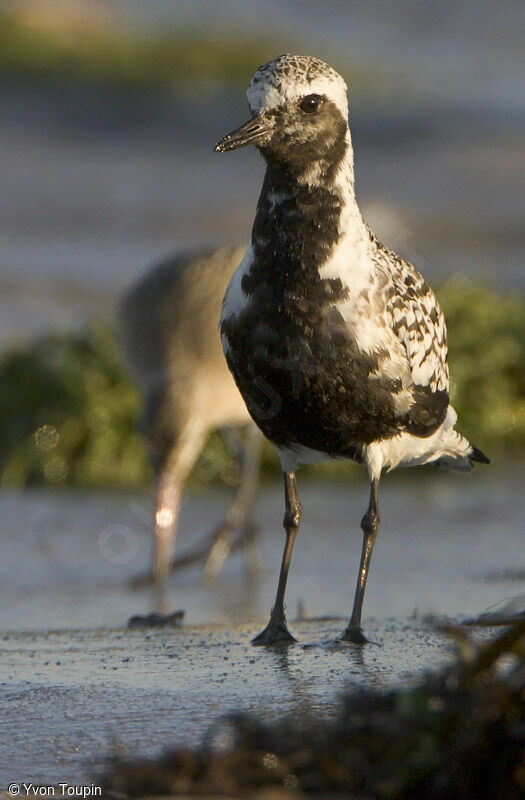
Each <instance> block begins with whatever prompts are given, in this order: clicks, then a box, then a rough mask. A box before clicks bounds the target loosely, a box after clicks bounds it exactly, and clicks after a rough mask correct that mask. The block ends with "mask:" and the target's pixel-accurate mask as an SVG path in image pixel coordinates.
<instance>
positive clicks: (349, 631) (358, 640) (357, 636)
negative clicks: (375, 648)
mask: <svg viewBox="0 0 525 800" xmlns="http://www.w3.org/2000/svg"><path fill="white" fill-rule="evenodd" d="M340 639H341V641H342V642H351V643H352V644H369V639H367V638H366V636H365V635H364V633H363V629H362V628H361V626H360V625H348V627H347V628H345V629H344V631H343V632H342V634H341V636H340Z"/></svg>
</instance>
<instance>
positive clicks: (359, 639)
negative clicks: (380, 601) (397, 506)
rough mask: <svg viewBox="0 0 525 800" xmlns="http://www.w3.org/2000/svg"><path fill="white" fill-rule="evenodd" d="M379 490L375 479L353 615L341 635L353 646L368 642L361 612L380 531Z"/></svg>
mask: <svg viewBox="0 0 525 800" xmlns="http://www.w3.org/2000/svg"><path fill="white" fill-rule="evenodd" d="M378 488H379V478H373V479H372V483H371V486H370V502H369V504H368V510H367V512H366V514H365V515H364V517H363V519H362V520H361V528H362V529H363V550H362V552H361V562H360V564H359V575H358V578H357V586H356V590H355V597H354V605H353V608H352V615H351V617H350V622H349V623H348V625H347V627H346V629H345V630H344V631H343V633H342V634H341V639H342V640H343V641H345V642H353V644H366V643H367V642H368V639H367V638H366V636H365V635H364V633H363V630H362V628H361V611H362V608H363V599H364V596H365V588H366V581H367V578H368V570H369V567H370V560H371V558H372V551H373V549H374V544H375V541H376V537H377V531H378V529H379V508H378Z"/></svg>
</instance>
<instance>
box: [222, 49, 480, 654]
mask: <svg viewBox="0 0 525 800" xmlns="http://www.w3.org/2000/svg"><path fill="white" fill-rule="evenodd" d="M247 98H248V104H249V107H250V112H251V117H250V119H249V120H248V122H246V123H245V124H244V125H241V127H240V128H238V129H237V130H235V131H233V132H232V133H229V134H228V135H227V136H225V137H224V138H223V139H221V140H220V142H219V143H218V144H217V145H216V148H215V149H216V150H217V151H219V152H224V151H227V150H235V149H236V148H238V147H243V146H245V145H248V144H254V145H255V146H256V147H257V148H258V149H259V150H260V152H261V154H262V155H263V157H264V159H265V161H266V173H265V176H264V183H263V188H262V191H261V195H260V198H259V202H258V205H257V211H256V215H255V221H254V224H253V230H252V237H251V244H250V246H249V247H248V250H247V252H246V254H245V256H244V259H243V261H242V263H241V265H240V266H239V268H238V269H237V271H236V272H235V275H234V276H233V278H232V280H231V283H230V285H229V287H228V290H227V292H226V296H225V298H224V302H223V312H222V317H221V335H222V342H223V348H224V352H225V355H226V359H227V361H228V365H229V367H230V369H231V371H232V373H233V376H234V378H235V381H236V382H237V385H238V387H239V389H240V391H241V394H242V395H243V397H244V399H245V401H246V405H247V406H248V410H249V411H250V414H251V415H252V417H253V419H254V420H255V422H256V423H257V425H258V426H259V428H260V429H261V430H262V431H263V433H264V434H265V436H266V437H267V438H268V439H269V440H270V441H271V442H272V444H273V445H274V447H275V449H276V450H277V453H278V455H279V457H280V460H281V464H282V468H283V472H284V485H285V502H286V512H285V517H284V527H285V530H286V544H285V549H284V554H283V559H282V564H281V572H280V578H279V584H278V589H277V596H276V600H275V605H274V606H273V609H272V612H271V616H270V621H269V623H268V625H267V627H266V628H265V629H264V631H262V633H261V634H259V636H257V637H256V638H255V639H254V640H253V643H254V644H272V643H276V642H286V641H294V638H293V636H292V635H291V634H290V632H289V631H288V628H287V626H286V618H285V612H284V594H285V588H286V581H287V575H288V568H289V564H290V559H291V555H292V548H293V544H294V540H295V537H296V534H297V531H298V528H299V522H300V518H301V507H300V504H299V499H298V496H297V488H296V481H295V469H296V467H297V465H298V464H300V463H310V462H314V461H317V460H319V459H323V458H326V457H332V458H341V457H342V458H350V459H353V460H354V461H357V462H362V463H364V464H365V465H366V467H367V469H368V473H369V476H370V481H371V491H370V502H369V505H368V510H367V511H366V513H365V515H364V517H363V519H362V522H361V527H362V529H363V535H364V538H363V549H362V555H361V562H360V566H359V575H358V580H357V588H356V593H355V599H354V604H353V609H352V615H351V618H350V621H349V623H348V626H347V628H346V629H345V631H344V632H343V634H342V639H344V640H346V641H350V642H355V643H363V642H366V638H365V636H364V634H363V632H362V629H361V609H362V604H363V597H364V592H365V585H366V580H367V575H368V569H369V565H370V558H371V555H372V549H373V547H374V542H375V539H376V534H377V529H378V524H379V511H378V484H379V478H380V475H381V471H382V469H383V468H387V469H393V468H394V467H397V466H414V465H418V464H428V463H431V462H434V463H438V464H439V465H441V466H443V467H446V468H448V469H452V470H456V471H460V472H462V471H467V470H470V469H471V467H472V462H473V461H483V462H487V461H488V459H487V458H486V456H484V455H483V453H481V452H480V451H479V450H477V449H476V448H475V447H473V446H472V445H471V444H469V442H468V441H467V440H466V439H465V438H464V437H463V436H462V435H461V434H460V433H458V432H457V431H455V430H454V425H455V423H456V413H455V411H454V409H453V408H452V406H451V405H450V404H449V393H448V389H449V374H448V366H447V344H446V328H445V321H444V318H443V314H442V312H441V309H440V307H439V305H438V302H437V300H436V298H435V297H434V294H433V292H432V290H431V289H430V287H429V286H428V284H427V283H426V282H425V281H424V280H423V278H422V277H421V275H420V274H419V272H417V270H416V269H414V267H413V266H412V265H411V264H409V263H408V262H407V261H405V260H404V259H402V258H400V257H399V256H397V255H396V254H395V253H393V252H392V251H391V250H389V249H388V248H387V247H385V246H384V245H383V244H381V242H379V241H378V240H377V238H376V237H375V236H374V234H373V233H372V231H371V230H370V229H369V228H368V226H367V225H366V224H365V222H364V221H363V219H362V216H361V213H360V211H359V207H358V205H357V202H356V198H355V192H354V170H353V153H352V145H351V139H350V130H349V127H348V104H347V89H346V84H345V82H344V80H343V79H342V77H341V76H340V75H339V74H338V73H337V72H335V70H333V69H332V68H331V67H329V66H328V65H327V64H325V63H324V62H323V61H319V60H318V59H317V58H312V57H309V56H294V55H289V54H285V55H282V56H279V57H278V58H276V59H274V60H273V61H270V62H268V63H267V64H265V65H264V66H262V67H260V68H259V69H258V70H257V72H256V73H255V75H254V77H253V79H252V81H251V83H250V86H249V89H248V92H247Z"/></svg>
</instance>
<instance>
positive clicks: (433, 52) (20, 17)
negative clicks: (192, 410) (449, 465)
mask: <svg viewBox="0 0 525 800" xmlns="http://www.w3.org/2000/svg"><path fill="white" fill-rule="evenodd" d="M524 35H525V5H524V4H523V2H522V0H502V2H500V3H494V2H492V0H478V2H477V3H476V4H474V5H473V4H470V3H457V2H456V1H455V0H439V2H436V0H399V1H398V2H396V3H391V2H388V0H366V2H365V1H364V0H363V2H361V1H360V0H355V2H344V1H343V0H325V1H324V2H323V3H318V2H313V1H312V2H310V0H278V1H276V2H273V0H257V2H255V0H222V2H214V0H45V2H42V0H2V1H1V2H0V102H1V108H2V113H1V115H0V141H1V142H2V156H3V157H2V164H1V167H0V185H1V191H0V231H1V235H0V381H1V384H0V385H1V389H0V393H1V398H0V482H1V485H2V486H3V487H4V494H3V495H2V498H3V502H4V509H5V514H4V525H5V526H6V529H7V533H8V536H12V535H15V534H14V533H13V532H14V531H19V533H17V534H16V535H17V536H19V537H20V536H23V535H24V533H23V532H24V531H27V529H28V526H29V527H31V526H33V528H35V527H36V528H40V530H46V531H48V533H46V534H45V536H44V535H43V534H42V536H44V539H43V540H42V541H43V544H42V541H41V540H40V539H38V536H37V535H36V534H34V535H33V534H32V536H33V539H34V538H35V536H36V538H37V539H38V541H39V542H40V545H41V546H42V548H43V549H44V551H45V548H46V546H47V544H46V542H47V541H48V539H47V538H46V537H48V538H49V536H48V534H49V531H51V530H53V531H54V530H55V529H56V528H57V526H58V527H60V524H61V523H60V521H58V522H57V519H58V520H60V514H61V513H62V511H63V509H64V508H65V506H64V503H66V502H69V503H73V506H75V502H74V501H72V500H67V501H66V498H65V495H64V496H63V497H62V499H61V500H57V499H56V495H53V497H54V499H53V503H54V504H55V505H53V511H52V513H51V512H50V511H49V509H50V506H49V502H50V501H48V500H47V499H44V496H43V495H42V494H37V495H35V494H33V495H31V497H32V498H33V499H32V500H28V499H27V497H28V496H27V495H23V498H24V499H23V500H22V501H20V500H19V499H18V497H19V496H18V495H13V494H12V493H11V492H10V491H8V490H13V489H17V490H19V489H22V488H24V487H28V486H33V487H34V486H37V487H54V488H59V487H63V486H77V487H91V488H102V487H108V486H111V487H119V488H120V489H125V490H130V489H132V490H134V491H135V490H136V489H138V488H140V489H147V487H148V486H149V483H150V480H151V472H150V468H149V466H148V463H147V459H146V457H145V455H144V450H143V446H142V443H141V440H140V438H139V436H138V434H137V433H136V432H135V429H134V418H135V416H136V413H137V409H138V406H139V401H138V399H137V396H136V394H135V391H134V389H133V388H132V387H131V385H130V383H129V380H128V378H127V376H126V372H125V370H124V369H123V367H122V361H121V356H120V351H119V349H118V346H117V344H116V341H115V336H114V331H113V318H114V308H115V303H116V302H117V300H118V298H119V297H120V296H121V294H122V292H123V291H124V290H125V289H126V288H127V287H128V285H129V284H130V282H132V281H133V280H134V279H136V278H137V277H138V276H139V275H140V274H141V273H142V272H143V271H144V269H145V268H146V267H147V266H148V265H150V264H151V263H153V262H155V261H158V260H159V259H160V258H162V257H164V256H165V255H167V254H169V253H173V252H176V251H181V250H185V249H188V248H190V249H193V248H197V247H199V246H202V245H205V246H211V247H215V246H218V245H219V244H225V243H242V242H246V241H247V240H248V237H249V234H250V229H251V223H252V220H253V215H254V210H255V204H256V201H257V197H258V193H259V190H260V186H261V179H262V175H263V161H262V159H261V158H260V157H259V156H258V154H257V153H256V152H254V151H253V150H249V149H246V150H242V151H240V152H239V153H236V154H235V156H234V157H229V156H227V155H226V156H224V155H217V154H215V153H213V146H214V144H215V142H216V141H217V140H218V139H219V138H220V137H221V136H222V135H223V134H224V133H226V132H227V131H229V130H231V129H232V128H234V127H235V126H236V125H237V124H238V123H240V122H242V121H244V120H245V118H246V101H245V90H246V88H247V85H248V83H249V81H250V78H251V76H252V74H253V72H254V71H255V69H256V68H257V67H258V66H259V65H260V64H261V63H264V62H265V61H267V60H269V59H270V58H272V57H275V56H276V55H278V54H279V53H282V52H287V51H295V52H299V53H308V54H312V55H316V56H318V57H320V58H322V59H324V60H326V61H328V62H329V63H330V64H332V65H333V66H334V67H335V68H336V69H337V70H338V71H339V72H341V73H342V74H343V75H344V77H345V78H346V80H347V83H348V87H349V96H350V122H351V127H352V133H353V140H354V147H355V152H356V173H357V191H358V199H359V201H360V203H361V206H362V208H363V213H364V216H365V219H366V220H367V221H368V222H369V224H370V225H371V226H372V228H373V229H374V230H375V232H376V233H377V234H378V235H379V237H380V238H381V239H382V240H383V241H384V242H385V243H386V244H388V245H389V246H391V247H393V248H394V249H396V250H398V251H399V252H400V253H401V254H402V255H404V256H405V257H408V258H409V259H410V260H412V261H413V262H414V263H415V264H416V266H417V267H418V269H420V270H421V271H422V272H423V273H424V275H425V277H426V278H427V279H428V280H429V282H431V284H432V285H433V286H434V287H435V288H436V291H437V294H438V297H439V299H440V301H441V303H442V305H443V307H444V310H445V312H446V315H447V321H448V325H449V338H450V361H451V370H452V374H453V387H452V389H453V401H454V404H455V406H456V407H457V409H458V412H459V416H460V420H461V429H462V431H463V432H464V433H466V434H467V435H470V436H471V437H472V438H473V439H474V440H475V443H476V445H477V446H478V447H480V448H482V449H483V450H486V451H487V452H489V453H490V455H491V456H492V457H493V461H494V462H495V464H496V467H497V465H498V464H506V463H507V464H508V463H509V462H511V463H513V464H514V463H518V464H520V463H521V464H522V461H521V459H522V458H523V454H524V448H525V270H524V268H523V264H524V256H525V231H524V226H523V212H524V205H525V200H524V198H525V177H524V175H525V171H524V170H523V165H524V164H525V138H524V132H525V80H524V79H525V68H524V59H523V41H524ZM271 458H272V457H271V455H269V454H267V455H266V459H269V460H271ZM338 469H339V470H343V471H344V470H345V469H347V468H346V467H338ZM228 470H229V467H228V459H227V456H226V455H225V453H224V451H223V449H222V448H221V445H220V443H218V441H217V439H213V440H212V442H211V444H210V446H209V448H208V450H207V451H206V452H205V454H204V456H203V457H202V458H201V460H200V462H199V465H198V467H197V471H196V473H195V474H194V477H193V482H194V483H193V485H194V486H197V485H202V484H205V483H207V482H209V481H211V480H213V479H215V478H217V477H219V478H220V477H221V476H227V475H228V474H229V472H228ZM230 472H231V470H230ZM271 474H272V475H276V474H277V472H276V470H275V469H272V473H271ZM329 474H330V475H331V476H332V475H333V472H330V473H329ZM344 474H347V473H344ZM20 497H22V496H20ZM35 498H37V500H35ZM111 502H112V503H113V501H111ZM130 502H132V501H130V500H127V501H126V508H127V509H128V511H129V503H130ZM144 502H146V501H144ZM31 503H37V506H38V508H37V507H36V506H35V505H33V506H31ZM60 503H62V505H60ZM119 503H120V501H118V502H117V501H115V502H114V503H113V505H112V506H111V508H112V511H111V513H110V514H109V517H110V522H111V524H117V523H118V524H120V522H121V519H120V517H119V514H118V511H117V510H116V508H117V507H118V506H119ZM21 504H22V505H23V506H24V507H25V509H26V511H27V513H28V514H30V516H31V521H30V522H27V521H26V522H23V521H21V520H22V517H21V516H20V515H21V514H22V511H21ZM38 504H39V505H38ZM57 504H58V505H57ZM75 507H76V508H78V505H77V506H75ZM90 507H91V508H92V506H90ZM57 509H59V510H57ZM68 513H69V512H68ZM71 513H73V512H71ZM126 513H128V512H126ZM140 513H142V512H140ZM140 513H139V514H138V516H140ZM133 514H134V516H135V518H136V517H137V513H135V512H133ZM133 514H132V516H133ZM111 515H114V516H111ZM145 518H147V514H145ZM68 519H69V517H68ZM42 520H45V524H44V523H42ZM63 524H66V523H64V522H63ZM108 524H109V523H108ZM130 524H131V523H129V521H128V522H126V525H128V528H126V530H128V529H129V525H130ZM67 525H70V522H68V523H67ZM96 525H98V526H99V527H98V530H100V526H101V525H102V523H100V521H97V523H96ZM142 525H143V528H144V529H146V528H147V524H146V523H145V522H143V523H142ZM46 526H47V527H46ZM102 527H104V525H102ZM121 533H122V531H121ZM39 535H40V534H39ZM49 535H50V534H49ZM122 535H123V536H124V539H126V535H124V534H122ZM33 539H32V540H31V541H33ZM44 540H45V541H44ZM133 541H135V540H134V539H133ZM99 544H100V542H99ZM40 545H39V546H40ZM132 549H133V548H132ZM134 552H135V551H134ZM18 555H20V553H18ZM17 557H18V556H17ZM134 557H135V556H134ZM13 558H15V556H13ZM15 560H16V559H15ZM110 561H111V559H110ZM128 561H129V559H128ZM117 562H118V555H117V556H115V558H114V559H113V562H112V564H111V565H110V566H114V565H115V563H117ZM124 562H126V559H125V558H124V560H123V563H124ZM13 563H15V561H13ZM17 563H18V562H17ZM127 567H129V564H127V565H126V568H127Z"/></svg>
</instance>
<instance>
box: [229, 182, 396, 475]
mask: <svg viewBox="0 0 525 800" xmlns="http://www.w3.org/2000/svg"><path fill="white" fill-rule="evenodd" d="M268 172H270V175H268ZM268 172H267V176H266V179H265V185H264V187H263V192H262V194H261V198H260V200H259V205H258V209H257V215H256V219H255V223H254V228H253V236H252V247H253V250H254V255H255V259H254V263H253V265H252V268H251V269H250V271H249V272H248V273H247V274H246V275H245V276H244V278H243V281H242V288H243V291H244V292H245V294H246V295H247V296H248V297H249V302H248V303H247V304H246V306H245V308H244V310H243V312H242V313H241V314H240V315H238V316H234V317H231V318H230V319H226V320H224V321H223V324H222V333H223V334H224V335H225V336H226V337H227V339H228V342H229V352H228V354H227V359H228V364H229V367H230V369H231V371H232V373H233V375H234V378H235V380H236V382H237V385H238V387H239V389H240V391H241V394H242V395H243V397H244V400H245V402H246V405H247V407H248V410H249V412H250V414H251V415H252V417H253V419H254V420H255V422H256V423H257V424H258V426H259V427H260V428H261V430H262V431H263V433H264V434H265V435H266V436H267V437H268V439H270V440H271V441H272V442H274V443H275V444H278V445H281V446H287V445H291V444H295V443H297V444H301V445H304V446H305V447H309V448H312V449H315V450H320V451H323V452H326V453H328V454H330V455H337V456H346V457H349V458H354V459H356V460H361V453H362V448H363V446H364V445H365V444H367V443H369V442H371V441H373V440H375V439H379V438H383V437H385V436H391V435H393V434H394V433H396V432H397V431H398V430H399V418H398V417H397V416H396V413H395V407H394V403H393V398H392V392H393V391H395V390H396V389H398V388H399V387H398V386H397V382H396V381H394V380H392V379H389V378H385V379H382V380H380V379H377V377H372V378H371V373H373V372H374V371H375V370H376V369H377V368H378V363H379V358H380V357H381V355H382V353H380V352H378V353H376V354H372V355H369V354H365V353H363V352H362V351H360V350H359V349H358V347H357V345H356V343H355V341H354V340H353V338H352V337H351V334H350V333H349V330H348V327H347V325H346V323H345V321H344V320H343V318H342V316H341V314H340V313H339V311H338V309H337V307H336V304H337V303H339V302H341V301H343V300H345V299H346V298H347V296H348V291H349V290H348V289H347V288H346V287H344V286H343V284H342V282H341V281H340V280H339V279H333V278H332V279H326V278H321V277H320V275H319V266H320V265H321V264H322V263H323V262H324V261H325V260H326V259H327V258H328V257H329V255H330V253H331V251H332V249H333V247H334V246H335V245H336V244H337V241H338V238H339V233H338V222H339V215H340V211H341V204H340V200H339V197H338V196H337V195H336V194H335V193H334V192H332V191H330V189H327V188H325V187H320V188H318V189H315V190H313V191H312V190H306V189H301V188H300V187H297V186H293V187H292V186H289V185H286V184H283V182H281V183H280V185H278V186H277V185H275V183H272V180H271V178H272V176H271V171H270V170H269V171H268ZM279 196H284V198H288V199H284V200H283V202H280V203H277V204H273V203H272V202H271V198H275V197H279ZM383 355H384V354H383Z"/></svg>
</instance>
